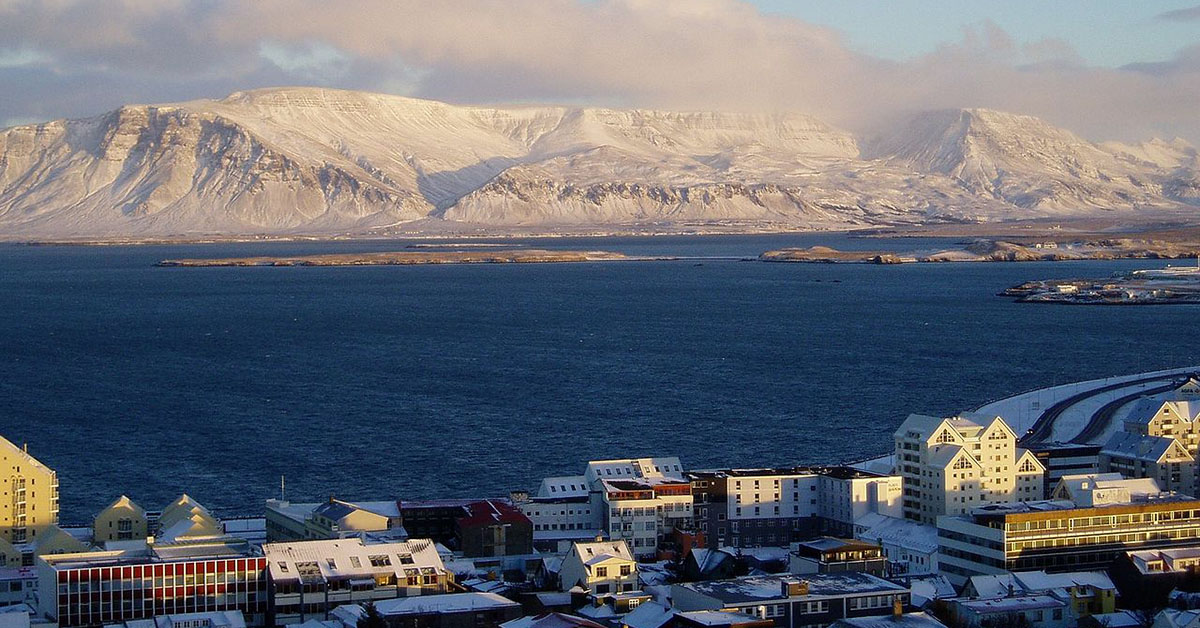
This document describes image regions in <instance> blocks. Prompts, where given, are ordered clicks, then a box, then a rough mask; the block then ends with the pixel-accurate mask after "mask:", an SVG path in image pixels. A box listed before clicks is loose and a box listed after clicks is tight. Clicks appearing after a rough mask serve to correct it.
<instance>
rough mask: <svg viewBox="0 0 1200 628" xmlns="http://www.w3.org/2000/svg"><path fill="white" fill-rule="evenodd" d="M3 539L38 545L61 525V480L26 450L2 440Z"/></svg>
mask: <svg viewBox="0 0 1200 628" xmlns="http://www.w3.org/2000/svg"><path fill="white" fill-rule="evenodd" d="M0 485H3V490H0V492H2V493H4V495H3V497H2V498H0V539H3V540H4V541H7V542H8V543H9V544H11V545H21V544H23V543H30V542H36V541H37V540H38V533H39V532H41V531H43V530H46V529H48V528H51V527H52V526H54V525H55V524H57V523H58V476H57V475H56V474H55V473H54V471H53V470H52V469H50V467H47V466H46V465H44V464H42V463H40V462H38V461H37V459H36V458H34V457H33V456H30V455H29V452H28V451H26V450H25V448H23V447H17V446H16V445H14V444H12V443H10V442H8V441H7V440H5V439H4V438H0Z"/></svg>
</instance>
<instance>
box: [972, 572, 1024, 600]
mask: <svg viewBox="0 0 1200 628" xmlns="http://www.w3.org/2000/svg"><path fill="white" fill-rule="evenodd" d="M967 588H968V589H970V590H973V591H974V592H975V596H976V597H978V598H997V597H1005V596H1007V595H1008V594H1009V592H1010V591H1016V592H1020V591H1021V589H1020V585H1018V584H1017V579H1016V578H1014V577H1013V575H1012V574H1011V573H1001V574H985V575H976V576H971V577H970V578H969V579H968V581H967Z"/></svg>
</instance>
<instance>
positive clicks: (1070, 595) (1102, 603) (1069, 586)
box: [963, 571, 1117, 619]
mask: <svg viewBox="0 0 1200 628" xmlns="http://www.w3.org/2000/svg"><path fill="white" fill-rule="evenodd" d="M1031 595H1049V596H1051V597H1054V598H1056V599H1058V600H1061V601H1063V602H1064V603H1066V607H1067V608H1068V609H1070V611H1071V615H1072V617H1074V618H1076V619H1078V618H1080V617H1087V616H1089V615H1103V614H1105V613H1112V612H1115V611H1116V609H1117V585H1115V584H1113V581H1112V579H1111V578H1109V576H1108V574H1106V573H1104V572H1102V571H1072V572H1065V573H1046V572H1045V571H1015V572H1012V573H1004V574H996V575H987V576H971V578H970V580H968V581H967V584H966V586H964V587H963V597H966V598H971V599H996V598H1003V597H1014V596H1031Z"/></svg>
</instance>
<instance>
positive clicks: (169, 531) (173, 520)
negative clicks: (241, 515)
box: [149, 493, 225, 543]
mask: <svg viewBox="0 0 1200 628" xmlns="http://www.w3.org/2000/svg"><path fill="white" fill-rule="evenodd" d="M149 527H150V531H151V533H152V534H153V535H154V538H155V540H156V541H157V542H160V543H163V542H167V543H169V542H173V541H177V540H181V539H188V538H204V537H219V536H222V535H224V534H225V528H224V526H222V525H221V522H220V520H218V519H217V518H216V517H215V516H213V514H212V513H211V512H209V510H208V509H207V508H205V507H204V506H202V505H200V503H199V502H197V501H196V500H194V499H192V497H191V496H190V495H188V494H187V493H184V494H183V495H180V496H179V498H178V499H176V500H175V501H173V502H171V503H170V504H167V507H166V508H163V509H162V511H161V512H160V513H159V515H158V518H157V519H155V520H154V522H153V525H150V526H149Z"/></svg>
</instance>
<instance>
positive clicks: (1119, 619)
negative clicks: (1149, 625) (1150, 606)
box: [1092, 610, 1144, 628]
mask: <svg viewBox="0 0 1200 628" xmlns="http://www.w3.org/2000/svg"><path fill="white" fill-rule="evenodd" d="M1092 619H1093V620H1095V621H1096V623H1097V625H1100V626H1104V627H1105V628H1141V627H1142V626H1143V625H1144V622H1143V621H1142V616H1141V614H1140V613H1138V612H1137V611H1128V610H1126V611H1116V612H1114V613H1093V614H1092Z"/></svg>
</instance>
